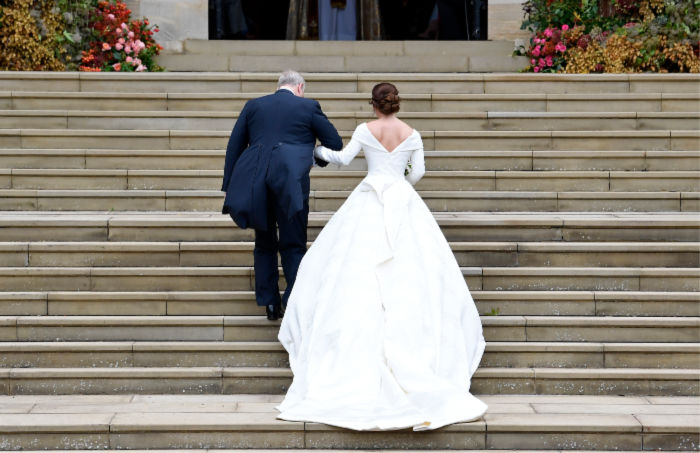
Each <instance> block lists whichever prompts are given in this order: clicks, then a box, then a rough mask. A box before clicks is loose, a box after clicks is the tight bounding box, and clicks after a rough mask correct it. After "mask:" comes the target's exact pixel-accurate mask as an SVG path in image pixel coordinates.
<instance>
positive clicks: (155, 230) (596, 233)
mask: <svg viewBox="0 0 700 453" xmlns="http://www.w3.org/2000/svg"><path fill="white" fill-rule="evenodd" d="M224 220H225V222H224V224H223V225H207V224H206V223H202V224H199V225H198V224H196V223H192V224H191V225H188V226H177V225H171V224H169V222H167V221H165V222H162V223H161V224H160V225H157V224H156V225H153V224H146V223H144V224H143V225H139V224H138V222H135V224H134V223H132V224H131V225H128V224H125V223H119V222H118V220H113V221H108V220H102V221H98V222H93V223H92V224H91V225H88V224H74V223H72V222H71V223H68V224H66V225H60V224H51V225H41V223H38V224H37V223H33V224H26V223H23V222H18V223H15V224H13V223H12V222H9V224H6V225H3V226H2V227H0V238H2V240H3V241H16V242H24V241H56V240H60V241H138V242H144V241H146V242H147V241H168V242H171V241H174V242H181V241H194V242H199V241H205V242H209V241H233V242H238V241H248V242H249V241H253V240H254V232H253V231H251V230H241V229H239V228H237V227H236V226H235V224H234V223H233V222H232V221H229V220H226V219H224ZM325 223H326V222H325V221H321V222H318V221H317V222H314V221H312V222H311V223H310V226H309V228H308V234H309V240H314V239H315V238H316V237H317V236H318V234H319V232H320V230H321V228H322V227H323V226H324V225H325ZM567 223H568V222H567ZM438 224H439V225H440V227H441V230H442V233H443V234H444V235H445V237H446V238H447V240H448V241H488V242H493V241H507V242H518V241H569V242H590V241H651V242H657V241H662V242H669V241H670V242H696V241H697V240H698V235H699V234H700V230H699V229H698V227H697V226H673V225H667V226H658V227H656V226H654V225H636V226H629V225H626V226H625V227H615V226H611V227H609V228H605V227H603V226H600V225H598V226H595V225H591V226H589V227H585V226H578V227H576V226H574V225H571V226H568V225H564V226H562V225H561V224H560V223H559V222H556V223H552V224H551V225H531V224H527V223H525V224H522V223H518V222H514V223H512V224H510V225H508V224H506V225H504V224H499V223H496V222H494V223H493V224H488V223H487V224H484V225H479V224H476V225H460V224H451V223H449V222H447V221H443V220H441V219H438Z"/></svg>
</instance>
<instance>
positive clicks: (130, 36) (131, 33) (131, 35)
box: [127, 31, 134, 39]
mask: <svg viewBox="0 0 700 453" xmlns="http://www.w3.org/2000/svg"><path fill="white" fill-rule="evenodd" d="M127 36H128V37H129V39H134V32H133V31H130V32H129V34H127Z"/></svg>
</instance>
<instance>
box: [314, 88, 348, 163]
mask: <svg viewBox="0 0 700 453" xmlns="http://www.w3.org/2000/svg"><path fill="white" fill-rule="evenodd" d="M314 103H315V105H314V112H313V113H312V116H311V127H312V129H313V131H314V134H315V135H316V137H317V138H318V140H319V141H320V142H321V145H323V146H325V147H326V148H330V149H332V150H333V151H340V150H341V149H343V139H342V138H340V135H339V134H338V131H337V130H336V129H335V126H333V124H332V123H331V122H330V121H328V117H326V115H325V114H324V113H323V110H321V104H319V103H318V101H314ZM316 163H317V164H318V165H319V166H320V167H325V166H326V165H328V162H326V161H325V160H322V159H319V158H316Z"/></svg>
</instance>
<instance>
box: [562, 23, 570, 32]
mask: <svg viewBox="0 0 700 453" xmlns="http://www.w3.org/2000/svg"><path fill="white" fill-rule="evenodd" d="M568 29H569V26H568V25H566V24H564V25H562V26H561V31H566V30H568Z"/></svg>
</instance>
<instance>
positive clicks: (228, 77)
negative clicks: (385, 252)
mask: <svg viewBox="0 0 700 453" xmlns="http://www.w3.org/2000/svg"><path fill="white" fill-rule="evenodd" d="M209 59H211V58H209ZM223 63H224V61H222V62H221V63H219V64H220V66H221V67H222V69H223ZM292 66H295V65H294V64H293V65H292ZM171 69H173V68H171ZM285 69H286V68H285ZM313 69H314V70H315V71H318V70H319V69H320V68H313ZM354 70H357V69H354ZM415 70H416V68H415V67H412V68H410V70H409V71H408V72H405V73H397V72H392V73H323V72H315V73H304V74H303V75H304V78H305V79H306V82H307V92H308V93H324V92H325V93H329V92H333V93H369V92H370V91H371V90H372V87H373V86H374V85H375V84H377V83H379V82H386V81H391V82H393V83H395V84H396V85H397V86H398V87H399V89H400V91H401V92H402V93H404V94H408V93H459V94H479V93H485V94H499V93H500V94H515V93H517V94H519V93H535V94H539V93H547V94H562V93H576V94H581V93H594V94H595V93H598V94H599V93H691V94H697V93H698V86H699V85H700V77H699V76H698V75H697V74H525V73H523V74H475V73H464V72H462V73H434V72H433V73H417V72H415ZM246 71H247V69H246ZM280 71H281V69H280ZM278 77H279V72H270V73H259V72H240V73H229V72H200V71H198V72H177V71H168V72H161V73H138V74H137V73H128V74H127V73H107V72H105V73H94V72H72V73H71V72H64V73H58V72H57V73H51V74H47V73H46V72H19V71H8V72H2V73H0V81H2V87H3V91H87V92H120V91H121V92H138V93H163V92H186V93H203V92H210V93H241V92H243V93H259V92H270V91H271V90H274V88H275V86H276V83H277V79H278ZM694 110H697V107H696V108H695V109H694Z"/></svg>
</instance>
